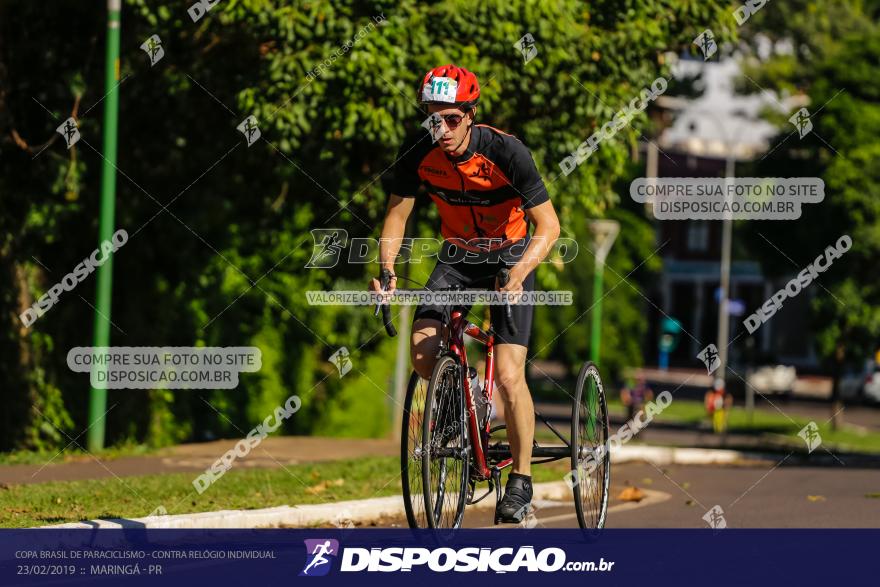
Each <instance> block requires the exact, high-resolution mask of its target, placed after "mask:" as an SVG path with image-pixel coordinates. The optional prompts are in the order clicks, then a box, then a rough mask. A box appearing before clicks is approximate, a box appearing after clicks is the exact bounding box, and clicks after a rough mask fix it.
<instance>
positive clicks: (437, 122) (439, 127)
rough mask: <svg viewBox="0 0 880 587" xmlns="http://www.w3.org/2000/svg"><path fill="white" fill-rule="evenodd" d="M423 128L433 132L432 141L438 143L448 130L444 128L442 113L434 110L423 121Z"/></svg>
mask: <svg viewBox="0 0 880 587" xmlns="http://www.w3.org/2000/svg"><path fill="white" fill-rule="evenodd" d="M422 128H424V129H425V130H427V131H428V132H429V133H431V142H434V143H436V142H437V141H439V140H440V137H442V136H443V133H445V132H446V130H445V129H444V128H443V119H442V118H440V115H439V114H437V113H436V112H434V113H433V114H431V116H429V117H428V118H426V119H425V120H423V121H422Z"/></svg>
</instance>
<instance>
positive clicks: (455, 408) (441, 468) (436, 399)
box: [422, 354, 470, 528]
mask: <svg viewBox="0 0 880 587" xmlns="http://www.w3.org/2000/svg"><path fill="white" fill-rule="evenodd" d="M461 371H462V368H461V365H459V362H458V358H457V357H456V356H455V355H451V354H450V355H444V356H442V357H440V359H438V360H437V364H436V365H434V372H433V373H432V374H431V380H430V383H429V384H428V392H427V394H426V396H425V417H424V419H423V422H422V440H423V445H424V447H426V448H425V449H423V450H422V489H423V491H424V503H425V518H426V519H427V522H428V527H429V528H459V527H461V523H462V520H463V518H464V508H465V505H466V501H467V493H468V477H469V472H470V436H469V434H468V426H467V420H466V417H467V410H466V409H465V406H464V389H463V387H462V372H461ZM444 431H446V432H444ZM450 444H451V446H450ZM441 451H442V453H443V454H442V455H438V453H440V452H441ZM457 463H458V464H459V465H458V468H456V464H457ZM435 471H436V473H435ZM450 482H451V484H450ZM435 485H436V486H435ZM450 490H453V491H450ZM456 491H457V492H456Z"/></svg>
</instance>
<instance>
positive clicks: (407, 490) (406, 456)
mask: <svg viewBox="0 0 880 587" xmlns="http://www.w3.org/2000/svg"><path fill="white" fill-rule="evenodd" d="M427 391H428V382H427V381H425V380H424V379H422V378H421V377H419V374H418V373H416V372H415V371H413V372H412V374H411V375H410V376H409V384H408V385H407V388H406V399H404V402H403V424H402V425H401V428H400V482H401V485H402V487H403V508H404V510H405V511H406V521H407V523H408V524H409V527H410V528H427V527H428V520H427V517H426V513H425V493H424V491H423V490H422V487H423V486H422V422H423V421H424V413H425V396H426V394H427Z"/></svg>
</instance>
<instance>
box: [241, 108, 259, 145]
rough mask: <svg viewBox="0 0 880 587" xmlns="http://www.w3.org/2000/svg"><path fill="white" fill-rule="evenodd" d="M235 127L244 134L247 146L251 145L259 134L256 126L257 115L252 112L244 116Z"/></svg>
mask: <svg viewBox="0 0 880 587" xmlns="http://www.w3.org/2000/svg"><path fill="white" fill-rule="evenodd" d="M235 128H236V129H238V130H239V131H241V134H243V135H244V138H245V139H246V140H247V146H248V147H250V146H251V145H253V144H254V142H256V140H257V139H259V138H260V136H261V133H260V129H259V128H258V127H257V117H256V116H254V115H253V114H252V115H250V116H248V117H247V118H245V119H244V120H243V121H242V123H241V124H239V125H238V126H237V127H235Z"/></svg>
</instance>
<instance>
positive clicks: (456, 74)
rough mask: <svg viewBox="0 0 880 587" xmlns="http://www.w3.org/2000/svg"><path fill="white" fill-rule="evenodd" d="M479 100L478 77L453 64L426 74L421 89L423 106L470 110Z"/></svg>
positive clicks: (420, 96)
mask: <svg viewBox="0 0 880 587" xmlns="http://www.w3.org/2000/svg"><path fill="white" fill-rule="evenodd" d="M479 100H480V83H479V82H478V81H477V76H475V75H474V74H473V73H471V72H470V71H468V70H466V69H465V68H463V67H458V66H457V65H452V64H451V63H450V64H449V65H441V66H440V67H435V68H434V69H432V70H431V71H429V72H428V73H426V74H425V79H424V80H423V81H422V85H421V86H420V87H419V103H421V104H448V105H451V106H458V107H459V108H461V109H462V110H470V109H472V108H473V107H474V106H476V105H477V102H478V101H479Z"/></svg>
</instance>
